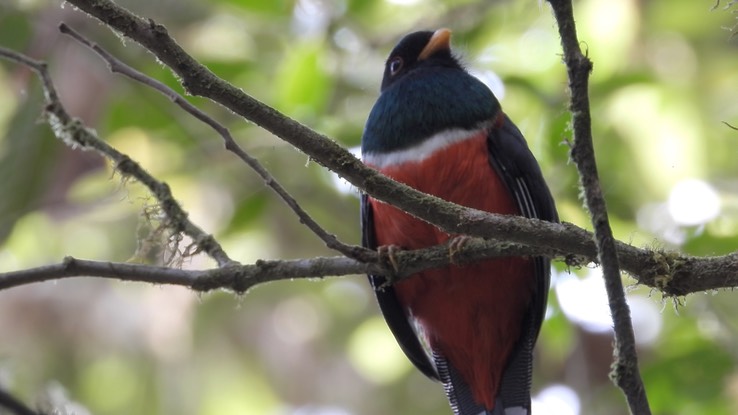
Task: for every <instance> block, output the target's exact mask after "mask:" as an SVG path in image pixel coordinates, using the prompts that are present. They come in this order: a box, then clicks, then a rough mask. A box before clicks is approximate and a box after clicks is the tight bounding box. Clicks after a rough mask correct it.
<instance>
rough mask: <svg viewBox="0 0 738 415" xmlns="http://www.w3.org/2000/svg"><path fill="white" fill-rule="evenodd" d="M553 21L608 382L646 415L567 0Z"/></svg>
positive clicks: (561, 0) (585, 69)
mask: <svg viewBox="0 0 738 415" xmlns="http://www.w3.org/2000/svg"><path fill="white" fill-rule="evenodd" d="M549 2H550V3H551V6H552V8H553V11H554V16H555V17H556V22H557V23H558V27H559V35H560V36H561V45H562V47H563V49H564V62H565V63H566V68H567V72H568V75H569V89H570V91H571V104H570V105H571V106H570V110H571V114H572V127H573V131H574V143H573V145H572V147H571V158H572V160H574V163H575V164H576V166H577V170H579V177H580V181H581V186H582V187H583V189H584V198H585V202H586V204H587V207H588V208H589V212H590V215H591V217H592V225H593V226H594V236H595V242H596V245H597V256H598V258H599V263H600V265H601V266H602V273H603V276H604V279H605V288H606V289H607V296H608V299H609V305H610V312H611V313H612V319H613V323H614V331H615V348H614V354H615V356H614V357H615V362H614V363H613V373H612V378H613V380H614V381H615V383H616V384H617V385H618V386H619V387H620V388H621V389H622V390H623V393H624V394H625V396H626V399H627V401H628V406H629V407H630V412H631V413H632V414H638V415H648V414H650V413H651V408H650V407H649V405H648V397H647V395H646V391H645V388H644V386H643V380H642V379H641V374H640V372H639V370H638V355H637V352H636V346H635V335H634V333H633V323H632V320H631V318H630V308H629V307H628V303H627V302H626V301H625V291H624V290H623V282H622V279H621V277H620V265H619V263H618V255H617V249H616V246H615V238H614V237H613V235H612V229H611V228H610V221H609V219H608V216H607V206H606V203H605V198H604V196H603V195H602V189H601V187H600V182H599V177H598V173H597V164H596V162H595V153H594V146H593V144H592V126H591V119H590V113H589V74H590V72H591V71H592V62H591V61H590V60H589V59H588V58H587V57H586V56H585V55H584V54H583V53H582V50H581V49H580V47H579V40H578V39H577V32H576V26H575V23H574V13H573V10H572V3H571V0H549Z"/></svg>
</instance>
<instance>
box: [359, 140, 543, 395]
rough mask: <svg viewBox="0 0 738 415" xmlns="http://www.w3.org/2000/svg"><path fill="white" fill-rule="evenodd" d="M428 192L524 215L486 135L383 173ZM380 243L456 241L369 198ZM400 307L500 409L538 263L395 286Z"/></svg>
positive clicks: (487, 267)
mask: <svg viewBox="0 0 738 415" xmlns="http://www.w3.org/2000/svg"><path fill="white" fill-rule="evenodd" d="M381 171H382V173H384V174H385V175H387V176H389V177H392V178H393V179H395V180H397V181H399V182H403V183H405V184H407V185H409V186H412V187H414V188H416V189H419V190H422V191H424V192H426V193H429V194H432V195H436V196H438V197H441V198H443V199H446V200H449V201H452V202H455V203H458V204H460V205H464V206H469V207H473V208H476V209H480V210H485V211H488V212H495V213H502V214H519V210H518V208H517V206H516V204H515V201H514V200H513V199H512V197H511V195H510V193H509V192H508V190H507V188H506V186H505V184H504V183H503V182H502V180H501V179H500V178H499V177H498V176H497V174H496V172H495V170H494V169H493V168H492V166H491V165H490V162H489V157H488V150H487V144H486V136H485V135H484V134H479V135H478V136H477V137H474V138H473V139H470V140H466V141H463V142H460V143H457V144H454V145H452V146H451V147H448V148H445V149H443V150H439V151H438V152H437V153H436V154H434V155H432V156H431V157H429V158H427V159H425V160H423V161H422V162H419V163H413V164H409V163H406V164H404V165H402V168H400V167H394V166H392V167H388V168H385V169H382V170H381ZM370 202H371V204H372V208H373V210H374V227H375V228H374V229H375V234H376V239H377V244H378V245H379V246H381V245H396V246H399V247H401V248H405V249H417V248H424V247H429V246H433V245H437V244H439V243H443V242H445V241H446V240H447V239H449V237H450V235H449V234H447V233H445V232H442V231H440V230H439V229H438V228H436V227H434V226H432V225H429V224H427V223H426V222H423V221H421V220H418V219H415V218H413V217H412V216H410V215H408V214H406V213H404V212H402V211H400V210H398V209H396V208H394V207H392V206H390V205H387V204H385V203H382V202H379V201H376V200H373V199H370ZM394 287H395V292H396V294H397V297H398V299H399V301H400V302H401V303H402V304H403V305H405V306H406V307H407V311H408V314H411V315H412V316H413V318H415V319H417V320H418V321H419V323H420V324H421V325H422V326H423V329H424V331H425V332H426V335H427V336H428V341H429V343H430V345H431V347H433V348H434V350H438V351H440V352H441V354H442V355H443V356H445V357H446V358H447V359H448V361H449V362H450V363H451V365H453V367H455V368H456V369H457V370H458V372H459V373H460V374H461V376H462V377H463V378H464V380H465V381H466V382H467V384H468V385H469V386H470V387H471V388H472V390H473V391H474V396H475V400H476V401H477V402H478V403H480V404H483V405H485V406H486V407H487V408H488V409H492V407H493V406H494V396H495V395H496V394H497V389H498V387H499V382H500V378H501V376H502V372H503V371H504V368H505V363H506V361H507V358H508V356H509V355H510V352H511V351H512V349H513V347H514V346H515V343H516V341H517V339H518V337H519V336H520V329H521V325H522V319H523V316H524V314H525V311H526V309H527V307H528V305H529V303H530V298H531V293H532V290H533V287H534V271H533V263H532V261H531V260H529V259H524V258H502V259H494V260H486V261H481V262H478V263H475V264H471V265H464V266H453V265H450V266H447V267H443V268H440V269H433V270H428V271H424V272H421V273H419V274H417V275H414V276H412V277H411V278H409V279H407V280H404V281H401V282H399V283H397V284H395V286H394Z"/></svg>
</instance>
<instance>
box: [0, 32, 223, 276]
mask: <svg viewBox="0 0 738 415" xmlns="http://www.w3.org/2000/svg"><path fill="white" fill-rule="evenodd" d="M0 57H4V58H6V59H9V60H11V61H15V62H18V63H21V64H23V65H26V66H28V67H29V68H30V69H32V70H33V71H34V72H36V73H37V74H38V76H39V78H40V79H41V83H42V85H43V90H44V96H45V100H46V106H45V108H44V113H45V115H46V120H47V122H48V123H49V125H50V126H51V129H52V130H53V131H54V135H56V137H57V138H59V139H60V140H62V141H63V142H64V143H65V144H66V145H68V146H70V147H71V148H81V149H83V150H95V151H97V152H98V153H99V154H101V155H103V156H104V157H107V158H109V159H110V160H112V161H113V162H114V163H115V168H116V169H117V171H119V172H120V173H121V174H122V175H123V176H126V177H134V178H135V179H136V180H138V181H140V182H141V183H143V185H144V186H146V187H147V188H148V189H149V191H150V192H151V193H152V194H153V195H154V197H155V198H156V199H157V200H158V201H159V203H160V206H161V209H162V211H163V212H164V213H165V214H166V216H167V218H168V223H167V225H168V227H170V228H171V229H173V230H174V232H176V233H180V232H181V233H184V234H185V235H187V236H189V237H190V238H192V240H193V241H194V243H195V244H196V246H197V247H198V249H199V250H201V251H203V252H205V253H207V254H208V255H210V257H211V258H213V259H215V261H216V262H217V263H218V265H219V266H226V265H232V264H235V263H236V262H235V261H233V260H231V259H230V258H229V257H228V255H227V254H226V253H225V251H224V250H223V248H222V247H221V246H220V244H219V243H218V242H217V241H216V240H215V238H213V236H212V235H209V234H207V233H205V232H204V231H203V230H202V229H200V227H198V226H197V225H195V224H194V223H193V222H192V221H190V219H189V217H188V215H187V212H185V210H184V209H182V207H181V206H180V205H179V203H178V202H177V201H176V200H175V199H174V196H172V192H171V190H170V189H169V185H167V184H166V183H164V182H161V181H159V180H157V179H156V178H154V177H153V176H152V175H151V174H149V173H148V172H147V171H146V170H145V169H144V168H143V167H141V165H140V164H138V163H137V162H136V161H135V160H133V159H131V158H130V157H128V156H127V155H126V154H123V153H121V152H120V151H118V150H117V149H115V148H114V147H112V146H111V145H110V144H108V143H106V142H104V141H102V140H100V139H99V138H98V137H97V135H96V134H95V133H94V132H93V131H92V130H91V129H89V128H86V127H85V126H84V125H83V124H82V122H80V121H79V120H77V119H74V118H72V117H71V116H70V115H69V114H68V113H67V112H66V110H65V109H64V107H63V106H62V104H61V101H59V97H58V95H57V93H56V88H55V87H54V83H53V81H52V80H51V77H50V76H49V73H48V71H47V69H46V64H45V63H43V62H40V61H36V60H34V59H31V58H29V57H28V56H25V55H23V54H21V53H18V52H15V51H12V50H9V49H6V48H2V47H0Z"/></svg>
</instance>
